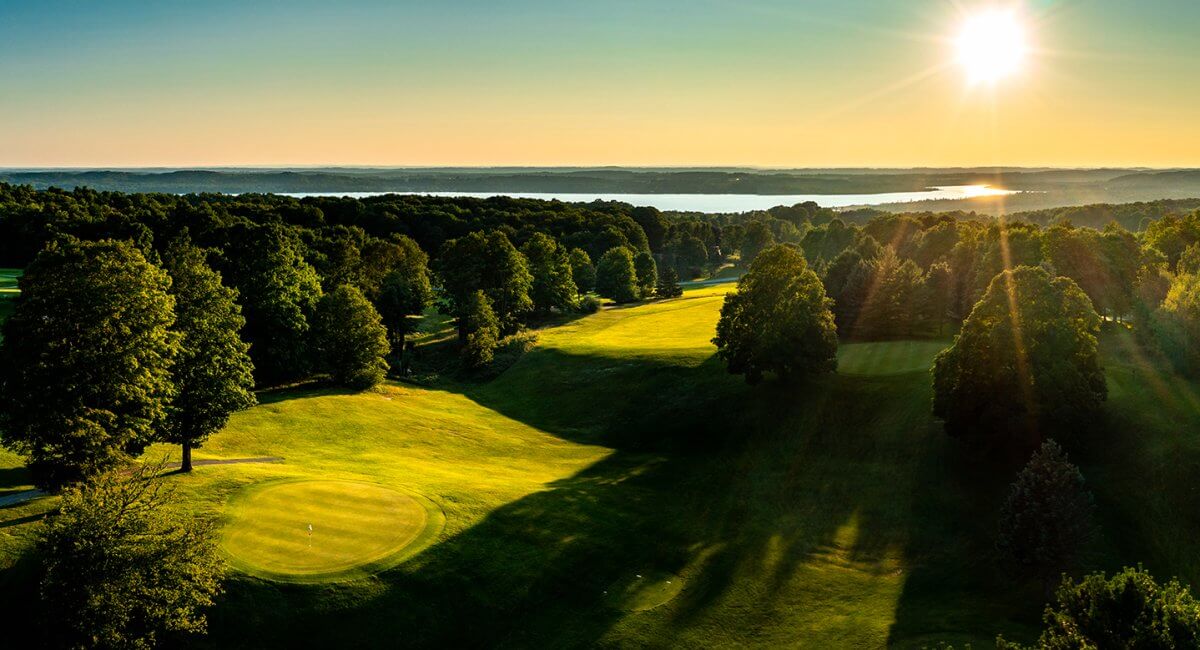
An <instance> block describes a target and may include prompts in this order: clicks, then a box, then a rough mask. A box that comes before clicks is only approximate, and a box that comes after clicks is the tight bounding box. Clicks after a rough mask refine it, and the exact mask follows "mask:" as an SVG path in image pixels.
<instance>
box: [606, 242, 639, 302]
mask: <svg viewBox="0 0 1200 650" xmlns="http://www.w3.org/2000/svg"><path fill="white" fill-rule="evenodd" d="M596 293H598V294H600V295H601V296H604V297H605V298H611V299H612V300H614V301H615V302H633V301H634V300H637V299H638V298H640V297H641V295H642V292H641V288H640V286H639V285H638V277H637V270H636V269H635V267H634V264H633V253H632V252H631V251H630V250H629V249H628V248H625V247H624V246H618V247H617V248H610V249H609V250H608V252H607V253H605V254H604V257H601V258H600V263H599V264H597V265H596Z"/></svg>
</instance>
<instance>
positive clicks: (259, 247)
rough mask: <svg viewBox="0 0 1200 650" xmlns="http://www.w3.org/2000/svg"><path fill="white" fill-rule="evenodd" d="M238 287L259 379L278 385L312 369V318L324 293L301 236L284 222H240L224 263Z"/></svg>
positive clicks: (226, 275)
mask: <svg viewBox="0 0 1200 650" xmlns="http://www.w3.org/2000/svg"><path fill="white" fill-rule="evenodd" d="M221 270H222V271H223V274H222V275H223V276H224V278H225V279H226V280H227V281H228V282H229V284H230V285H231V286H233V287H234V288H235V289H237V290H238V293H239V294H240V296H241V302H242V314H243V315H244V316H245V318H246V327H245V329H244V330H243V333H242V336H243V337H244V338H245V339H246V341H247V342H248V343H250V358H251V359H253V360H254V370H255V379H257V381H258V383H260V384H275V383H280V382H285V381H289V380H294V379H299V378H301V377H304V376H305V375H307V374H308V371H309V368H308V360H309V358H310V355H309V351H308V348H307V339H308V330H309V322H308V321H309V318H310V317H311V316H312V313H313V310H314V309H316V307H317V301H318V300H320V298H321V282H320V280H319V278H318V277H317V272H316V270H315V269H313V267H312V266H311V265H309V263H308V262H306V261H305V260H304V255H303V252H302V245H301V243H300V241H299V239H298V238H297V237H296V235H295V234H294V233H293V232H292V231H291V230H290V229H288V228H286V227H284V226H282V225H280V224H267V225H264V226H239V227H237V228H234V229H233V232H231V233H230V243H229V247H228V248H227V249H226V250H225V252H224V262H223V264H222V266H221Z"/></svg>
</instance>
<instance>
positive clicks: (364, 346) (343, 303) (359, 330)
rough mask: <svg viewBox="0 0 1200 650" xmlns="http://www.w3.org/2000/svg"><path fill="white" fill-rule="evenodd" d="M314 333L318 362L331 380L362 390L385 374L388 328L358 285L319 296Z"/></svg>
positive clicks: (389, 349) (378, 380)
mask: <svg viewBox="0 0 1200 650" xmlns="http://www.w3.org/2000/svg"><path fill="white" fill-rule="evenodd" d="M313 335H314V338H315V345H314V346H313V347H314V349H315V352H316V356H317V365H318V367H320V368H321V369H322V370H324V371H326V372H328V373H329V374H330V376H331V377H332V378H333V381H335V382H337V383H339V384H341V385H343V386H347V387H349V388H354V389H358V390H362V389H366V388H370V387H372V386H374V385H376V384H378V383H379V382H381V381H383V379H384V377H386V376H387V370H388V364H387V361H386V358H387V355H388V354H389V353H390V352H391V347H390V346H389V345H388V341H387V328H385V327H384V326H383V319H382V318H381V317H380V316H379V312H378V311H376V310H375V307H373V306H372V305H371V302H370V301H369V300H367V298H366V297H365V296H363V294H362V291H359V290H358V287H353V286H350V285H342V286H340V287H337V288H336V289H334V290H333V291H331V292H329V293H327V294H325V295H324V296H323V297H322V298H321V302H320V303H319V304H318V305H317V313H316V315H315V316H314V318H313Z"/></svg>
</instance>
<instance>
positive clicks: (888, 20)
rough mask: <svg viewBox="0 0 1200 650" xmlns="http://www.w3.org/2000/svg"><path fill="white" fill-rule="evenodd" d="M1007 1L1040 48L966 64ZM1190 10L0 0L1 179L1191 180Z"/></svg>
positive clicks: (849, 2) (1198, 133)
mask: <svg viewBox="0 0 1200 650" xmlns="http://www.w3.org/2000/svg"><path fill="white" fill-rule="evenodd" d="M997 2H1002V3H1003V6H1004V7H1006V8H1011V9H1012V10H1014V11H1016V12H1017V13H1018V14H1019V15H1020V16H1021V19H1020V20H1021V23H1022V24H1023V25H1024V26H1025V29H1026V39H1027V41H1028V43H1029V52H1028V54H1027V56H1026V57H1025V59H1024V61H1023V63H1022V65H1021V68H1020V69H1019V70H1018V71H1017V72H1016V73H1015V74H1013V75H1012V76H1010V77H1008V78H1005V79H1002V80H999V81H998V82H996V83H994V84H986V83H985V84H977V83H976V84H973V83H971V82H970V81H969V80H968V78H967V77H968V75H966V74H965V73H964V71H963V70H962V69H961V67H960V66H958V65H956V63H955V56H956V54H955V45H954V40H955V36H956V34H957V33H958V32H959V31H960V30H961V26H962V25H963V23H964V21H965V20H966V19H967V17H968V16H971V15H976V14H978V13H980V12H983V11H986V10H988V9H989V8H991V7H994V6H996V4H997ZM1197 25H1200V2H1196V1H1195V0H1153V2H1130V1H1129V0H1017V1H1016V2H1015V3H1014V2H1013V0H986V1H980V2H977V1H973V0H936V1H935V0H929V1H923V0H788V1H784V0H687V1H684V0H602V1H583V0H480V1H476V0H435V1H431V0H420V1H411V0H393V1H390V2H384V1H368V0H339V1H338V2H328V1H322V2H306V1H291V2H255V1H252V0H239V1H226V0H215V1H210V0H206V1H205V2H194V1H189V2H177V1H175V0H157V1H150V0H146V1H144V2H131V1H125V0H106V1H105V2H96V1H94V0H91V1H89V0H75V1H63V0H37V1H34V0H27V1H21V2H17V1H14V0H0V167H55V166H62V167H139V166H168V167H186V166H219V165H229V166H237V165H262V166H270V165H296V166H300V165H397V166H425V165H536V166H541V165H645V166H673V165H686V166H694V165H713V166H718V165H749V166H763V167H833V166H850V167H909V166H975V165H982V166H990V165H1026V166H1086V167H1099V166H1148V167H1181V166H1200V81H1198V80H1197V79H1198V71H1200V38H1196V36H1195V29H1196V26H1197Z"/></svg>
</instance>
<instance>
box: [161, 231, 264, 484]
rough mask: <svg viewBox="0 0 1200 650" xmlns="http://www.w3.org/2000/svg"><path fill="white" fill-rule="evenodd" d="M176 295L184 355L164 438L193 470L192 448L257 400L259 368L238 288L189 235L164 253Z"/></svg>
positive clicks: (178, 363) (174, 372)
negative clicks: (246, 339)
mask: <svg viewBox="0 0 1200 650" xmlns="http://www.w3.org/2000/svg"><path fill="white" fill-rule="evenodd" d="M164 262H165V264H164V266H165V268H166V271H167V273H168V274H170V276H171V293H172V294H173V295H174V296H175V326H174V330H175V332H177V333H178V334H179V342H180V347H179V354H178V355H177V356H176V358H175V365H174V367H173V368H172V378H173V380H174V382H175V388H176V395H175V399H174V402H173V403H172V405H171V409H170V411H169V414H170V417H168V418H167V421H166V424H165V426H164V427H163V433H162V439H163V440H165V441H167V442H173V443H175V444H178V445H181V446H182V447H183V465H182V467H183V471H185V472H187V471H191V469H192V448H194V447H199V446H200V445H202V444H203V443H204V441H205V440H207V439H208V437H209V436H210V435H212V434H213V433H215V432H217V431H219V430H220V429H221V428H222V427H224V426H225V423H226V422H228V421H229V416H230V414H232V413H233V412H234V411H239V410H241V409H244V408H249V407H250V406H253V405H254V403H255V399H254V394H253V393H252V392H250V391H251V389H253V388H254V366H253V364H251V362H250V356H249V355H248V354H247V350H248V349H249V347H250V346H248V345H246V344H245V343H243V342H242V339H241V337H240V336H239V332H240V331H241V329H242V326H243V325H245V323H246V321H245V319H243V318H242V310H241V308H240V307H238V305H237V303H236V302H235V301H236V299H237V292H236V291H234V290H233V289H230V288H228V287H226V286H225V285H223V284H221V276H220V274H218V273H217V272H216V271H214V270H212V269H211V268H209V266H208V263H207V261H206V260H205V256H204V253H203V251H201V250H200V249H199V248H197V247H195V246H194V245H192V243H191V240H190V239H189V238H188V237H187V236H186V234H185V235H184V236H182V237H180V238H179V239H176V240H175V241H174V242H172V243H171V245H170V247H169V248H168V249H167V253H166V255H165V256H164Z"/></svg>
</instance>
